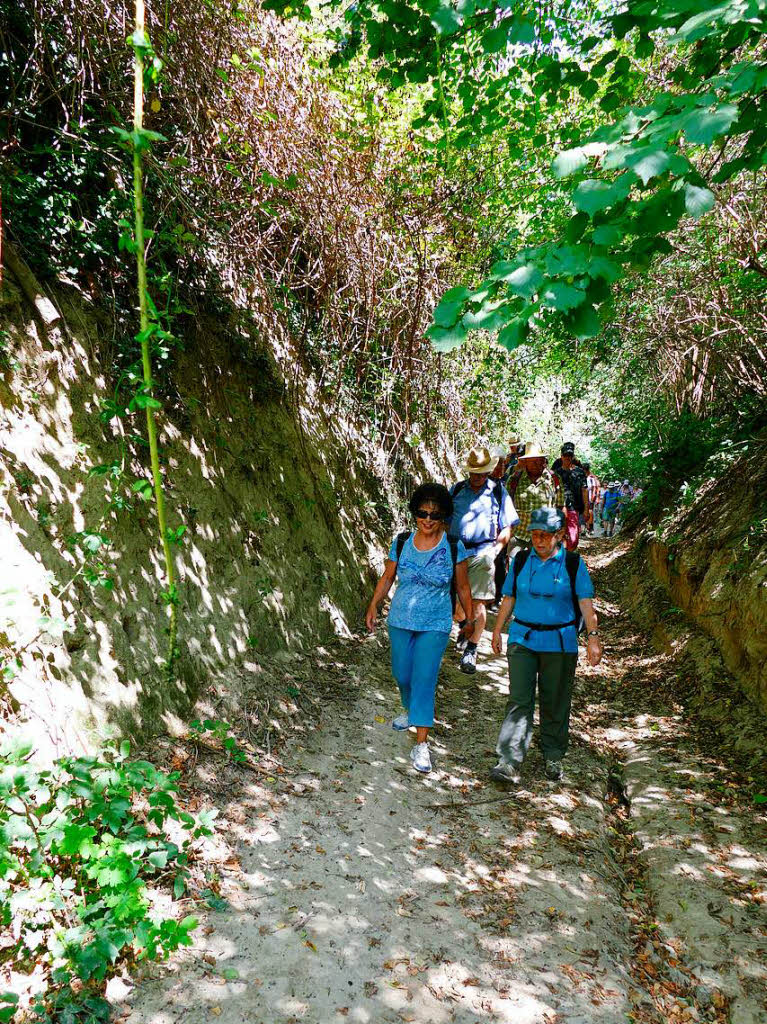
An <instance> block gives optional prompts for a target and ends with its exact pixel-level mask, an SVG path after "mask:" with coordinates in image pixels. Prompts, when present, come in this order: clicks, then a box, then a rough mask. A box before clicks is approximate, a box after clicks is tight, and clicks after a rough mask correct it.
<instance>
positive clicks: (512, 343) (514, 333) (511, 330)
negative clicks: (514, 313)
mask: <svg viewBox="0 0 767 1024" xmlns="http://www.w3.org/2000/svg"><path fill="white" fill-rule="evenodd" d="M529 329H530V325H529V324H528V322H527V320H522V319H520V318H519V317H517V318H516V319H514V320H512V321H511V323H510V324H506V326H505V327H504V328H503V330H502V331H501V332H500V334H499V335H498V341H499V342H500V343H501V345H503V347H504V348H507V349H508V350H509V351H510V352H511V351H513V350H514V349H515V348H518V347H519V346H520V345H523V344H524V342H525V339H526V338H527V334H528V331H529Z"/></svg>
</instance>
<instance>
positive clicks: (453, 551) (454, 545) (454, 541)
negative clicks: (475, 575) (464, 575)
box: [447, 535, 458, 611]
mask: <svg viewBox="0 0 767 1024" xmlns="http://www.w3.org/2000/svg"><path fill="white" fill-rule="evenodd" d="M447 542H448V544H449V545H450V561H451V562H452V563H453V575H452V577H451V579H450V600H451V602H452V604H453V611H455V608H456V605H457V604H458V588H457V587H456V585H455V565H456V562H457V561H458V538H457V537H451V536H450V535H448V538H447Z"/></svg>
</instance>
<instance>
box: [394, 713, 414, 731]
mask: <svg viewBox="0 0 767 1024" xmlns="http://www.w3.org/2000/svg"><path fill="white" fill-rule="evenodd" d="M391 727H392V729H396V730H397V732H403V731H404V730H405V729H409V728H410V718H409V717H408V714H407V712H405V714H404V715H397V717H396V718H395V719H394V720H393V722H392V724H391Z"/></svg>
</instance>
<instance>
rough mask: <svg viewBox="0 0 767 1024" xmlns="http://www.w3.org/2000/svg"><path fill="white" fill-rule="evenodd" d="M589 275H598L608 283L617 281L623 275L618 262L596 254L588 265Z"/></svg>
mask: <svg viewBox="0 0 767 1024" xmlns="http://www.w3.org/2000/svg"><path fill="white" fill-rule="evenodd" d="M588 271H589V277H595V278H596V277H598V278H601V279H602V280H603V281H607V282H608V284H612V283H613V281H617V280H618V278H619V277H620V276H621V269H620V267H619V266H618V264H617V263H613V261H612V260H609V259H607V257H606V256H594V257H593V258H592V260H591V262H590V263H589V267H588Z"/></svg>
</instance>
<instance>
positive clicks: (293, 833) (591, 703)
mask: <svg viewBox="0 0 767 1024" xmlns="http://www.w3.org/2000/svg"><path fill="white" fill-rule="evenodd" d="M617 551H618V549H617V548H616V547H614V546H613V545H608V544H605V543H604V542H596V543H595V544H594V545H592V549H591V553H590V554H589V561H590V562H591V564H592V566H593V567H594V569H595V571H596V576H597V583H598V592H599V593H600V594H601V595H603V597H602V598H601V602H600V603H601V614H602V618H603V621H604V623H605V631H606V634H607V649H608V659H607V662H606V664H605V665H604V667H601V668H600V669H597V670H590V669H587V668H584V667H583V665H582V666H581V668H580V670H579V678H578V685H577V695H576V699H575V701H574V707H575V720H574V735H573V743H572V747H571V751H570V754H569V755H568V758H567V762H566V765H567V775H566V778H565V780H564V781H563V782H562V783H550V782H547V781H545V780H544V779H543V772H542V768H543V764H542V759H541V757H540V753H539V752H538V751H537V748H535V747H534V748H533V751H532V752H531V756H530V757H529V759H528V762H527V763H526V765H525V769H524V776H523V782H522V785H521V786H520V787H518V788H517V789H516V791H507V790H504V789H503V788H502V787H500V786H497V785H496V784H494V783H491V782H489V781H488V778H487V770H488V768H489V766H490V765H491V764H492V763H493V754H492V749H493V746H494V743H495V737H496V733H497V729H498V725H499V722H500V720H501V717H502V715H503V708H504V704H505V692H506V689H507V678H506V664H505V659H501V658H495V657H494V656H493V655H492V652H491V651H490V648H489V642H485V644H483V648H482V652H481V653H482V658H481V659H480V667H479V671H478V672H477V675H476V676H474V677H466V676H464V675H462V674H461V673H460V672H459V671H458V670H457V660H456V659H455V657H454V655H453V654H452V652H450V653H449V654H448V655H447V656H446V663H445V668H444V672H443V679H442V683H441V686H440V690H439V693H438V717H439V725H438V728H437V730H436V734H435V737H434V743H433V745H432V748H433V753H434V760H435V771H434V772H433V773H432V774H431V775H430V776H428V777H422V776H418V775H417V774H416V773H415V772H413V771H412V769H411V767H410V763H409V760H408V753H409V749H410V746H411V743H412V738H411V737H409V736H408V735H401V734H398V733H395V732H393V730H392V729H391V728H390V725H389V721H390V719H391V716H392V714H395V713H396V712H397V704H396V700H395V696H394V690H393V686H392V683H391V681H390V678H389V674H388V667H387V664H386V654H385V651H384V650H383V649H382V647H381V645H380V644H379V643H378V642H377V641H366V642H365V643H362V644H359V645H356V646H353V645H351V644H348V645H345V646H344V647H343V649H342V655H341V656H340V657H341V658H342V659H343V660H338V659H339V654H338V652H336V655H335V657H336V659H337V662H338V663H337V665H336V667H335V671H336V673H337V675H338V676H339V677H340V681H341V682H342V684H343V688H342V689H341V690H340V692H339V693H338V695H337V696H336V697H335V698H334V699H333V700H330V701H328V702H327V704H326V706H325V708H324V709H323V711H322V715H321V719H320V721H319V722H318V723H317V725H316V727H307V729H306V730H305V731H304V732H298V733H296V734H295V735H294V736H293V737H292V739H290V740H289V741H288V742H287V743H286V744H285V745H284V746H283V747H282V748H281V750H280V758H281V760H282V762H283V763H284V764H286V765H288V766H289V768H290V770H291V772H293V773H294V774H291V775H289V776H287V775H286V776H282V777H280V778H279V779H278V778H277V777H276V776H275V777H274V778H273V779H272V780H271V782H270V781H269V780H268V779H264V780H259V782H258V784H256V783H254V781H253V779H254V776H253V775H252V774H249V775H245V774H242V775H241V776H240V778H239V779H235V780H234V781H232V779H228V780H227V779H225V780H222V779H221V778H219V779H217V778H216V777H215V775H214V774H213V773H212V771H211V772H210V773H209V775H208V784H209V788H210V790H211V791H212V792H213V793H214V795H215V796H216V799H217V801H218V802H219V803H220V802H221V799H222V797H223V796H224V795H225V794H224V793H223V792H222V791H221V788H222V785H225V786H227V788H228V789H229V792H228V794H226V795H227V796H228V797H229V800H228V806H226V809H225V813H224V824H223V831H222V837H221V842H220V845H219V848H218V850H217V852H216V851H213V853H212V854H211V856H212V858H213V859H214V860H215V859H216V858H217V861H218V866H217V868H216V870H215V874H214V875H213V876H212V877H211V887H212V889H213V890H214V891H215V892H216V893H217V895H216V896H215V897H213V898H212V900H211V902H213V903H214V905H215V906H216V907H218V909H211V910H210V911H209V912H208V913H207V914H206V919H205V921H204V926H203V927H202V928H201V929H200V930H199V931H198V932H197V933H196V936H197V937H196V943H195V946H194V948H193V949H191V950H189V951H186V952H185V953H184V955H183V956H180V957H178V958H177V959H175V960H174V961H173V962H172V964H171V965H169V967H167V968H165V967H163V968H161V969H158V968H154V969H153V972H154V973H153V976H146V977H145V978H144V979H143V980H142V981H141V982H140V983H139V984H137V985H136V987H135V988H134V989H133V991H132V992H131V993H129V994H127V995H126V997H125V999H124V1001H123V1003H122V1006H121V1008H120V1009H121V1011H122V1012H121V1015H122V1017H123V1018H124V1019H126V1020H128V1021H129V1022H130V1024H143V1022H146V1024H150V1022H151V1024H171V1022H180V1021H184V1022H188V1024H195V1022H207V1021H211V1020H220V1021H222V1022H224V1024H234V1022H239V1021H252V1022H260V1024H283V1022H284V1024H288V1022H297V1021H307V1022H314V1024H330V1022H342V1021H345V1020H351V1021H357V1022H360V1024H366V1022H370V1024H379V1022H400V1021H413V1022H418V1024H427V1022H428V1024H432V1022H434V1024H442V1022H457V1024H464V1022H465V1024H470V1022H471V1024H480V1022H484V1021H493V1020H497V1021H512V1020H513V1021H514V1022H515V1024H526V1022H531V1024H532V1022H544V1021H545V1022H549V1024H553V1022H559V1024H587V1022H588V1024H619V1022H620V1024H625V1022H626V1021H627V1020H634V1021H637V1022H639V1021H653V1022H658V1021H668V1020H671V1021H677V1020H679V1021H683V1020H699V1019H700V1020H712V1021H713V1020H718V1021H722V1022H723V1021H727V1020H729V1021H731V1024H764V1022H767V1009H766V1008H767V915H766V914H765V906H766V905H767V828H766V827H765V818H764V815H762V816H761V817H760V818H759V820H757V815H756V814H755V813H754V811H753V808H749V807H748V806H746V805H743V806H740V805H738V803H737V801H733V800H732V799H730V798H729V797H728V798H727V799H726V800H724V801H723V800H722V799H721V797H720V791H719V790H715V789H714V788H712V787H713V786H714V785H715V784H719V783H720V782H722V781H724V783H725V785H726V782H727V777H726V776H725V775H723V774H722V772H723V769H722V768H721V766H719V765H717V764H715V763H714V762H713V761H712V760H711V758H710V756H709V755H710V752H709V755H706V756H704V754H702V753H701V752H700V750H696V746H695V737H694V736H693V737H685V736H683V735H682V733H683V731H684V730H683V729H682V728H681V721H680V719H681V711H680V709H679V708H676V707H675V706H674V705H673V703H672V701H671V700H670V698H669V697H668V696H667V688H665V687H663V686H657V685H656V684H657V679H656V676H657V672H658V661H657V659H656V658H655V656H654V655H653V654H652V653H651V651H650V649H649V646H648V643H647V641H646V640H645V639H644V638H643V637H642V636H641V635H639V634H638V633H637V631H636V630H635V629H634V628H633V627H632V626H631V624H630V623H629V622H627V621H626V620H625V618H624V617H623V616H622V615H621V613H620V611H619V609H618V606H617V600H616V594H615V592H614V591H615V588H616V587H617V583H616V576H617V570H616V568H615V566H614V565H613V564H612V562H613V560H614V558H615V554H616V552H617ZM637 707H639V708H640V710H639V711H637ZM216 791H217V792H216ZM712 794H713V795H712ZM629 801H630V803H631V813H629V809H628V803H629ZM225 802H226V801H225ZM223 840H225V841H226V844H228V847H227V846H226V845H224V842H223Z"/></svg>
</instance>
